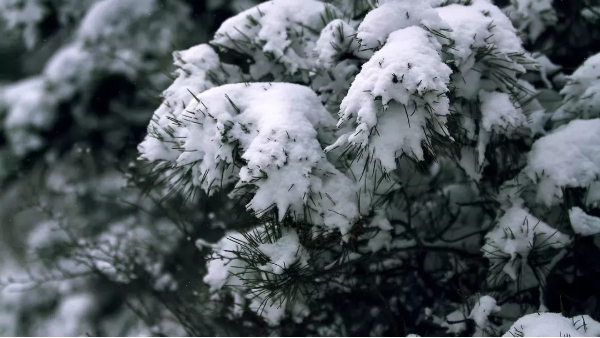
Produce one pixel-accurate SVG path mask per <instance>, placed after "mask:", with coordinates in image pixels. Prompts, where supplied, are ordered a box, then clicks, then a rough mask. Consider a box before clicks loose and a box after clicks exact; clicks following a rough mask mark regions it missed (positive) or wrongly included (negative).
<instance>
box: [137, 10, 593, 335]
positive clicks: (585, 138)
mask: <svg viewBox="0 0 600 338" xmlns="http://www.w3.org/2000/svg"><path fill="white" fill-rule="evenodd" d="M336 4H337V5H340V4H342V6H340V7H336V6H335V4H326V3H322V2H318V1H303V2H299V1H292V0H277V1H269V2H266V3H264V4H260V5H258V6H256V7H254V8H252V9H249V10H247V11H245V12H243V13H240V14H239V15H237V16H234V17H232V18H230V19H228V20H226V21H225V22H224V23H223V24H222V25H221V27H220V28H219V30H217V32H216V34H215V36H214V38H213V40H212V41H211V42H210V43H209V44H207V45H200V46H196V47H193V48H192V49H189V50H186V51H183V52H179V53H176V54H175V59H176V64H177V65H178V67H180V71H178V77H177V79H176V80H175V81H174V82H173V84H172V85H171V87H170V88H169V89H168V90H167V91H166V92H165V98H166V100H165V102H164V103H163V104H162V105H161V107H160V108H159V109H158V110H157V111H156V112H155V115H154V117H153V119H152V121H151V123H150V124H149V127H148V135H147V137H146V139H145V140H144V142H142V143H141V144H140V146H139V151H140V153H141V158H142V159H143V160H146V161H149V162H150V163H152V164H153V166H154V167H153V168H154V169H153V170H152V171H153V172H154V173H155V174H157V175H159V176H161V177H164V178H165V179H167V178H168V180H169V181H170V182H171V189H172V191H174V193H175V194H177V193H180V192H182V193H184V194H192V193H193V191H196V189H199V190H202V191H203V192H204V193H205V194H207V195H209V196H225V195H226V196H228V197H229V198H230V199H231V200H233V201H235V202H236V203H238V204H239V205H240V206H242V207H245V209H246V210H247V212H248V213H249V214H250V215H251V216H252V218H251V220H249V221H245V222H242V223H238V222H233V223H231V224H228V225H227V229H228V232H226V233H225V234H224V236H223V237H222V238H221V239H220V240H219V241H217V242H216V243H214V242H210V241H207V240H205V239H203V238H200V239H198V241H197V244H198V246H199V248H200V249H201V250H202V251H203V252H206V253H207V254H208V255H209V256H208V262H207V264H206V275H205V276H204V279H203V280H204V282H205V283H206V284H208V285H209V286H210V291H211V292H212V293H213V296H212V299H213V300H215V301H218V302H219V304H222V306H224V307H225V308H226V309H228V310H229V311H231V312H230V314H231V316H232V317H233V318H238V317H241V318H248V319H242V320H247V321H248V322H249V324H248V325H250V323H253V322H255V321H256V319H250V318H254V317H248V316H250V314H252V313H254V314H255V315H258V316H259V317H260V318H262V320H264V321H265V322H266V323H267V324H268V325H270V326H272V327H274V328H276V331H275V332H278V333H279V334H302V335H307V334H308V335H373V334H374V335H382V334H386V335H387V334H390V335H406V334H408V333H419V334H427V335H431V334H442V333H444V331H445V330H447V333H455V334H475V335H481V334H488V335H499V334H502V333H506V334H510V333H512V334H515V335H518V332H517V331H515V330H518V331H519V332H521V333H522V334H529V333H530V331H529V330H530V329H531V327H534V328H535V327H537V325H539V323H540V322H539V321H538V319H536V318H533V317H531V315H530V317H524V318H523V319H521V320H520V321H517V322H516V323H515V326H513V327H512V328H511V325H512V324H513V323H514V322H515V320H516V319H518V318H519V317H520V316H522V315H526V314H528V313H532V312H547V311H554V312H560V311H563V312H564V314H565V315H568V316H573V315H579V314H581V312H584V313H585V312H587V311H589V312H590V313H592V312H593V313H596V312H595V311H597V308H594V307H593V306H592V305H590V304H588V306H585V305H583V304H575V302H573V303H572V304H570V305H569V306H572V308H570V309H564V308H558V307H556V304H553V298H554V297H557V296H560V295H559V294H556V291H555V290H553V289H552V287H551V286H550V285H547V280H549V279H552V278H554V275H556V274H562V273H565V272H564V271H561V272H558V269H564V268H565V266H563V265H564V264H563V263H564V262H566V261H568V260H570V259H573V258H574V257H576V256H575V255H577V254H576V252H577V250H578V248H585V250H589V252H590V253H592V252H595V251H597V248H596V249H593V248H592V247H593V244H592V247H589V245H590V242H589V241H588V240H587V239H586V237H581V236H583V235H585V236H589V235H592V234H595V233H596V230H597V223H596V221H597V218H595V216H593V215H591V214H587V213H586V212H585V211H584V210H588V209H587V208H586V205H588V204H586V203H590V202H588V199H586V196H588V197H589V196H591V195H594V196H595V188H594V187H595V185H596V184H597V183H596V182H597V171H598V170H599V168H600V162H599V160H600V158H598V154H597V152H596V151H595V150H594V149H597V148H598V145H597V144H596V143H597V140H598V138H597V136H596V135H598V134H600V133H599V132H600V129H599V128H598V127H597V123H596V121H595V120H592V121H589V122H584V121H581V120H579V119H581V118H585V119H590V118H594V117H595V116H594V115H593V113H592V112H593V111H594V109H596V105H595V104H594V103H593V102H594V101H593V97H595V96H593V95H592V94H590V93H588V95H585V94H584V93H583V91H584V90H585V89H586V88H589V86H590V84H588V83H590V82H584V80H583V78H585V79H587V81H592V82H593V81H597V80H592V78H593V76H594V75H593V74H594V73H593V72H591V70H590V69H585V70H581V71H577V72H575V73H574V74H573V75H572V76H571V77H570V78H571V81H572V82H570V83H569V85H567V86H566V87H565V89H563V90H562V92H561V93H562V94H563V95H564V97H565V98H564V99H565V104H564V105H563V106H562V107H561V109H559V110H557V111H556V112H555V111H549V110H548V109H547V108H546V107H545V106H544V105H542V104H541V103H540V101H538V99H537V94H538V90H537V89H536V88H535V86H534V84H536V83H534V84H531V83H529V82H527V81H526V79H527V76H526V74H527V73H528V72H533V73H534V74H535V73H536V72H537V73H540V63H539V62H537V61H536V59H535V58H534V57H532V56H530V54H529V53H528V52H526V50H525V48H524V47H523V45H522V40H521V38H520V37H519V36H518V31H517V30H516V29H515V28H514V26H513V23H512V22H511V20H510V19H509V17H507V16H506V15H505V13H504V12H503V11H501V10H500V9H499V8H498V7H497V6H495V5H493V4H491V3H489V2H488V1H484V0H476V1H435V0H431V1H423V2H415V1H403V0H390V1H379V2H378V3H377V4H375V3H370V4H369V3H367V2H364V3H363V4H362V5H359V6H358V8H367V10H365V11H361V10H360V9H359V10H356V8H357V7H351V6H343V5H349V4H352V5H356V3H355V2H350V1H348V2H339V3H336ZM519 4H520V3H517V2H515V3H513V6H517V7H518V5H519ZM542 5H543V4H542ZM361 6H362V7H361ZM532 6H533V5H531V6H529V7H528V8H529V9H530V10H532ZM542 7H543V6H542ZM533 9H539V8H537V7H533ZM540 12H543V8H541V9H540ZM511 18H512V19H513V20H514V21H515V23H518V22H519V20H522V18H523V17H518V16H511ZM525 18H528V17H525ZM529 19H531V20H530V21H531V22H529V23H522V24H521V25H519V28H520V29H521V30H522V33H527V34H528V37H527V38H528V39H530V40H527V41H533V40H536V39H537V38H539V36H540V33H539V31H540V30H542V28H543V27H542V28H540V27H539V26H540V25H541V24H540V22H544V23H546V24H548V25H551V23H552V20H551V19H552V18H549V17H545V16H544V17H540V18H539V19H538V18H537V17H536V18H534V17H530V18H529ZM544 20H546V21H544ZM522 35H523V34H522ZM231 60H233V61H231ZM246 60H248V61H247V62H246ZM593 64H594V62H593V58H592V59H589V60H588V61H586V63H585V64H584V65H583V66H582V67H586V66H587V67H588V68H589V67H591V68H594V66H593ZM594 69H595V68H594ZM584 74H585V75H584ZM580 78H581V79H580ZM594 83H595V82H594ZM592 90H593V89H592ZM594 93H595V91H594ZM590 95H591V97H592V98H590V97H589V96H590ZM181 102H182V103H181ZM180 103H181V104H180ZM582 105H585V109H584V108H583V107H582ZM567 112H569V113H567ZM336 113H337V115H338V117H337V123H336V122H335V121H334V118H332V116H335V114H336ZM558 120H560V122H559V121H558ZM569 121H571V122H569ZM564 124H566V125H564ZM560 125H563V126H562V127H561V126H560ZM575 149H577V150H575ZM558 154H560V156H557V155H558ZM591 200H592V198H590V199H589V201H591ZM565 210H566V211H568V210H570V211H569V215H571V217H570V219H569V217H565V215H567V213H565V212H564V211H565ZM569 223H570V224H569ZM592 229H594V230H592ZM588 239H589V237H588ZM583 242H585V243H586V244H581V243H583ZM211 243H214V244H211ZM580 245H583V246H580ZM586 246H588V247H586ZM595 261H596V262H597V259H596V260H595ZM576 265H577V264H576ZM568 266H574V265H572V264H569V265H568ZM590 306H592V307H590ZM572 312H579V313H572ZM571 313H572V314H571ZM548 316H549V315H548ZM548 316H546V315H544V316H541V315H540V318H543V321H548V320H552V319H549V318H551V317H548ZM558 316H560V315H558ZM531 318H533V319H531ZM583 318H584V317H581V318H580V317H573V318H572V319H565V323H569V325H568V327H567V328H565V329H564V331H563V332H562V333H565V334H567V333H570V334H573V332H576V333H577V334H591V335H593V334H597V328H596V326H595V325H596V322H595V321H593V319H591V317H589V316H588V317H585V319H583ZM581 320H585V321H586V323H588V324H589V325H588V324H586V325H583V326H582V325H577V324H576V323H581ZM543 321H542V322H543ZM529 323H533V324H529ZM557 325H558V324H557ZM567 329H568V330H570V331H568V330H567ZM549 330H550V329H549ZM552 330H554V331H552ZM552 330H550V331H545V332H552V333H553V334H558V333H559V332H556V330H558V331H560V330H561V327H560V326H556V327H553V328H552ZM531 332H537V331H531Z"/></svg>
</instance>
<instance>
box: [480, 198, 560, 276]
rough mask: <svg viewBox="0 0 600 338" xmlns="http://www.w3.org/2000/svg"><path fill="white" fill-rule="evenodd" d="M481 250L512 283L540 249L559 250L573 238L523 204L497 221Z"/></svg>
mask: <svg viewBox="0 0 600 338" xmlns="http://www.w3.org/2000/svg"><path fill="white" fill-rule="evenodd" d="M485 239H486V243H485V245H484V246H483V248H482V249H481V250H482V251H483V256H484V257H487V258H488V259H489V260H490V262H491V264H492V265H494V266H497V267H500V266H502V265H504V267H503V268H502V270H503V271H504V273H506V274H507V275H509V276H510V277H511V278H512V279H513V280H516V279H517V271H518V270H519V268H520V266H521V264H523V262H525V261H527V258H528V256H529V254H530V252H531V251H532V250H535V249H536V248H537V247H542V246H543V247H550V248H555V249H560V248H563V247H565V246H566V245H567V244H569V243H570V242H571V238H570V237H569V236H568V235H565V234H563V233H561V232H559V231H558V230H555V229H553V228H552V227H550V226H549V225H548V224H546V223H544V222H542V221H541V220H540V219H538V218H536V217H535V216H533V215H531V214H530V213H529V212H528V211H527V210H525V209H523V208H522V207H521V206H520V205H518V204H517V205H514V206H512V207H511V208H510V209H508V210H507V211H506V213H505V214H504V215H503V216H502V217H501V218H500V219H499V220H498V224H497V225H496V226H495V227H494V229H492V230H491V231H490V232H488V233H487V235H486V236H485Z"/></svg>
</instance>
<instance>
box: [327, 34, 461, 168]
mask: <svg viewBox="0 0 600 338" xmlns="http://www.w3.org/2000/svg"><path fill="white" fill-rule="evenodd" d="M440 50H441V45H440V44H439V43H438V42H437V40H436V39H435V38H433V37H431V36H430V35H429V34H428V33H427V31H425V30H424V29H423V28H420V27H414V26H413V27H409V28H405V29H401V30H397V31H395V32H393V33H392V34H390V36H389V37H388V39H387V43H386V45H385V46H383V48H381V49H380V50H379V51H377V52H376V53H375V54H374V55H373V57H372V58H371V59H370V60H369V61H368V62H366V63H365V64H364V65H363V67H362V70H361V72H360V73H359V74H358V75H357V76H356V79H355V81H354V83H353V84H352V86H351V87H350V90H349V91H348V94H347V96H346V97H345V98H344V100H343V101H342V104H341V111H340V120H339V121H338V126H340V125H342V124H344V123H347V122H349V121H352V122H354V123H356V129H355V130H354V131H352V132H349V133H347V134H345V135H343V136H342V137H340V138H339V139H338V140H337V142H336V143H335V144H334V145H332V146H330V147H329V148H328V149H329V150H331V149H333V148H335V147H338V146H351V145H352V146H357V147H359V148H361V149H365V150H366V152H365V153H366V154H368V155H369V156H372V157H373V159H377V160H379V161H380V162H381V165H382V166H383V168H384V170H386V171H391V170H393V169H395V168H396V162H395V161H396V159H397V158H399V157H400V156H401V155H403V154H407V155H408V156H410V157H413V158H415V159H416V160H422V159H423V153H424V152H423V148H422V147H423V146H427V144H429V140H430V138H431V137H432V136H431V133H434V132H435V133H439V134H442V135H443V134H447V128H446V116H447V115H448V114H449V110H448V109H449V107H448V105H449V100H448V97H447V96H446V94H447V92H448V87H447V83H448V82H449V78H450V74H451V70H450V68H449V67H448V66H446V65H445V64H444V63H443V62H442V59H441V57H440ZM428 147H430V146H428ZM430 151H433V149H430Z"/></svg>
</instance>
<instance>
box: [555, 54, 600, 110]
mask: <svg viewBox="0 0 600 338" xmlns="http://www.w3.org/2000/svg"><path fill="white" fill-rule="evenodd" d="M567 79H568V80H569V82H568V83H567V84H566V85H565V87H564V88H563V89H562V90H561V91H560V93H561V95H564V100H563V106H562V107H560V108H559V109H558V110H557V111H556V112H555V115H554V116H553V117H552V119H553V120H565V119H567V120H570V119H573V118H583V119H591V118H597V117H600V80H599V79H600V53H598V54H596V55H594V56H592V57H589V58H588V59H587V60H585V62H584V63H583V65H581V66H580V67H579V68H577V70H575V72H574V73H573V74H572V75H570V76H567Z"/></svg>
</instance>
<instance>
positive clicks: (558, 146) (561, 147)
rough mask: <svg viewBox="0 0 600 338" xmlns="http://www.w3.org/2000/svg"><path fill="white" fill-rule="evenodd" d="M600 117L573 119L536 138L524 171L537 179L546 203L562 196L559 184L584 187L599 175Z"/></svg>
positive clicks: (539, 194)
mask: <svg viewBox="0 0 600 338" xmlns="http://www.w3.org/2000/svg"><path fill="white" fill-rule="evenodd" d="M598 135H600V119H594V120H574V121H571V122H570V123H569V124H567V125H564V126H561V127H559V128H558V129H556V130H554V131H553V132H552V133H550V134H548V135H546V136H544V137H542V138H540V139H539V140H537V141H536V142H535V143H534V144H533V146H532V149H531V152H530V153H529V156H528V164H527V167H526V168H525V169H524V172H525V174H526V175H527V176H528V177H529V178H530V179H531V180H533V181H534V182H537V198H538V200H541V201H543V202H544V203H545V204H546V205H548V206H551V205H553V204H555V203H556V202H557V201H558V199H560V198H561V197H562V190H561V188H562V187H587V186H589V185H590V184H591V183H593V182H594V181H597V180H598V177H599V175H600V138H599V137H598Z"/></svg>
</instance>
